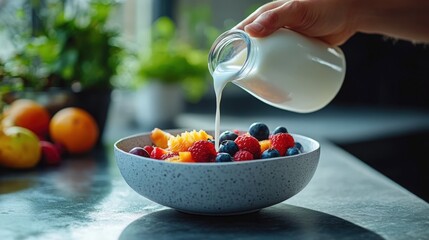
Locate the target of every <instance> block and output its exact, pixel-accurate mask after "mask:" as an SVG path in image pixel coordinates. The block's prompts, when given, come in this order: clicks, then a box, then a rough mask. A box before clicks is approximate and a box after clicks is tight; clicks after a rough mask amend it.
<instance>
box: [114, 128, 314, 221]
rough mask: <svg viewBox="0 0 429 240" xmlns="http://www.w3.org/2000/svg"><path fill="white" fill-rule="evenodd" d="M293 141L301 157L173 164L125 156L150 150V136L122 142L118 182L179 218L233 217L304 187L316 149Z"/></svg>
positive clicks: (118, 154)
mask: <svg viewBox="0 0 429 240" xmlns="http://www.w3.org/2000/svg"><path fill="white" fill-rule="evenodd" d="M183 131H184V130H171V131H170V130H169V131H168V132H170V133H172V134H173V135H176V134H178V133H181V132H183ZM209 133H211V134H212V132H209ZM292 136H293V137H294V138H295V141H297V142H300V143H301V144H302V145H303V147H304V153H302V154H299V155H295V156H288V157H278V158H272V159H264V160H253V161H243V162H227V163H172V162H164V161H161V160H154V159H150V158H144V157H140V156H136V155H133V154H130V153H128V151H129V150H130V149H131V148H133V147H135V146H143V145H149V144H151V140H150V133H143V134H139V135H134V136H130V137H126V138H123V139H121V140H119V141H117V142H116V143H115V146H114V147H115V148H114V151H115V157H116V162H117V165H118V167H119V170H120V172H121V174H122V176H123V177H124V179H125V181H126V182H127V183H128V185H129V186H130V187H131V188H132V189H134V190H135V191H136V192H137V193H139V194H140V195H142V196H144V197H146V198H148V199H150V200H152V201H154V202H156V203H159V204H161V205H164V206H167V207H171V208H174V209H176V210H179V211H182V212H187V213H194V214H203V215H234V214H243V213H248V212H253V211H258V210H259V209H262V208H265V207H269V206H272V205H275V204H277V203H280V202H282V201H284V200H286V199H288V198H290V197H292V196H294V195H295V194H297V193H298V192H300V191H301V190H302V189H303V188H304V187H305V186H306V185H307V184H308V182H309V181H310V179H311V178H312V177H313V175H314V172H315V171H316V168H317V164H318V162H319V156H320V145H319V143H318V142H317V141H315V140H313V139H310V138H308V137H304V136H300V135H296V134H292Z"/></svg>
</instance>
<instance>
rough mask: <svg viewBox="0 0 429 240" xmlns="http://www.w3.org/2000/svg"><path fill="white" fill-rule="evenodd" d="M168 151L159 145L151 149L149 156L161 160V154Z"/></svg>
mask: <svg viewBox="0 0 429 240" xmlns="http://www.w3.org/2000/svg"><path fill="white" fill-rule="evenodd" d="M167 153H168V151H167V150H165V149H163V148H160V147H154V148H153V150H152V152H151V153H150V158H154V159H159V160H161V159H162V156H163V155H164V154H167Z"/></svg>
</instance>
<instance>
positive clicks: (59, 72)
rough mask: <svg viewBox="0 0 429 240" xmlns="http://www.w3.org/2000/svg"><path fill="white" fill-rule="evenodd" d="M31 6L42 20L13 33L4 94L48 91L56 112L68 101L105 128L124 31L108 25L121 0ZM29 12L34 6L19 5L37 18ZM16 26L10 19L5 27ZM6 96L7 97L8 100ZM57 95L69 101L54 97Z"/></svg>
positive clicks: (5, 60) (20, 95)
mask: <svg viewBox="0 0 429 240" xmlns="http://www.w3.org/2000/svg"><path fill="white" fill-rule="evenodd" d="M27 7H29V8H30V9H31V10H32V11H33V12H36V14H35V15H34V16H33V17H32V19H38V21H37V24H35V23H34V22H33V27H32V28H29V27H21V30H22V31H20V32H19V33H16V32H15V33H14V34H13V36H14V39H13V40H12V41H13V42H15V45H14V48H15V49H14V51H13V54H10V55H9V56H8V57H7V58H6V59H3V63H4V64H3V67H2V68H3V71H2V72H3V74H2V77H1V79H0V81H1V85H2V86H3V88H2V89H3V90H2V93H3V95H4V96H5V95H6V96H7V95H8V94H9V95H10V94H12V95H14V96H15V97H32V96H26V95H25V94H30V95H31V94H36V95H40V94H42V95H47V94H48V95H49V96H48V97H45V99H47V101H48V103H46V104H47V105H49V104H50V107H51V110H52V112H55V111H57V110H58V109H59V108H61V107H65V106H78V107H82V108H84V109H86V110H88V111H89V112H90V113H91V114H92V115H93V116H94V117H95V118H96V120H97V121H98V124H99V127H100V129H103V128H104V119H105V117H106V115H107V110H108V105H109V101H110V92H111V90H112V88H113V85H112V81H111V80H112V77H113V76H115V74H116V73H117V66H118V64H119V63H120V60H121V58H122V54H123V48H122V47H121V46H120V44H119V43H118V41H117V40H118V36H119V35H118V32H116V31H115V30H113V29H109V28H108V20H109V16H110V13H111V11H112V9H113V8H114V7H115V2H113V1H101V0H95V1H89V2H88V5H87V6H78V5H73V1H37V0H36V1H30V2H29V5H27ZM23 11H28V9H27V10H25V8H20V9H17V13H16V16H19V17H20V18H22V19H21V22H31V21H30V20H29V19H26V18H28V16H27V15H25V14H23V13H22V12H23ZM22 20H27V21H22ZM15 27H16V26H14V25H13V24H10V26H9V27H5V28H3V29H1V30H2V31H13V30H14V29H12V28H15ZM10 35H12V34H10ZM17 89H18V90H20V91H16V90H17ZM8 90H9V92H8ZM58 95H66V96H61V97H58ZM4 96H3V100H5V99H7V98H5V97H4ZM55 99H62V100H63V102H59V103H57V102H53V101H54V100H55Z"/></svg>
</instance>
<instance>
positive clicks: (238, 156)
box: [234, 150, 254, 161]
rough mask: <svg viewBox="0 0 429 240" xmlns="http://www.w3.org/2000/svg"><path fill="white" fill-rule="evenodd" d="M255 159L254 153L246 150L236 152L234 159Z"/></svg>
mask: <svg viewBox="0 0 429 240" xmlns="http://www.w3.org/2000/svg"><path fill="white" fill-rule="evenodd" d="M253 159H254V157H253V154H252V153H251V152H249V151H246V150H239V151H238V152H236V153H235V154H234V161H247V160H253Z"/></svg>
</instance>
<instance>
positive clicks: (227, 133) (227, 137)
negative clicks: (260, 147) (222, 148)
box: [219, 131, 238, 143]
mask: <svg viewBox="0 0 429 240" xmlns="http://www.w3.org/2000/svg"><path fill="white" fill-rule="evenodd" d="M237 137H238V135H237V134H235V133H233V132H231V131H225V132H223V133H221V134H220V136H219V142H220V143H221V142H223V141H225V140H232V141H234V140H235V139H236V138H237Z"/></svg>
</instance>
